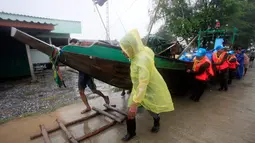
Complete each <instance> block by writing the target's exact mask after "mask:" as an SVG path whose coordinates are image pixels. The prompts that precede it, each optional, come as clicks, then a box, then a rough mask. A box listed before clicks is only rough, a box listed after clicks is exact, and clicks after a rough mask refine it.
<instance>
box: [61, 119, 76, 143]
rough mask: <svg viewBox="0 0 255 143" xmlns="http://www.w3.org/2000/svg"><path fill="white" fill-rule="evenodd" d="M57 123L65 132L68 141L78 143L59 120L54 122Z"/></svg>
mask: <svg viewBox="0 0 255 143" xmlns="http://www.w3.org/2000/svg"><path fill="white" fill-rule="evenodd" d="M56 121H57V122H58V125H59V126H60V128H61V129H62V130H63V131H64V132H65V134H66V136H67V138H68V140H69V141H70V142H71V143H78V142H77V141H76V140H75V138H74V137H73V135H72V134H71V133H70V132H69V131H68V130H67V128H66V127H65V125H64V124H63V123H62V122H61V121H60V120H58V119H57V120H56Z"/></svg>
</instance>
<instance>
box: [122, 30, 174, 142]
mask: <svg viewBox="0 0 255 143" xmlns="http://www.w3.org/2000/svg"><path fill="white" fill-rule="evenodd" d="M120 46H121V49H122V52H123V54H124V55H125V56H126V57H127V58H129V59H130V61H131V65H130V77H131V80H132V83H133V88H132V91H131V94H130V97H129V101H128V119H127V121H126V123H127V134H126V135H125V136H124V137H123V138H122V140H123V141H129V140H130V139H132V138H133V137H134V136H135V135H136V120H135V116H136V113H137V107H138V106H143V107H144V108H145V109H146V110H148V111H149V113H150V114H151V116H152V117H153V119H154V125H153V127H152V129H151V132H154V133H156V132H158V131H159V128H160V123H159V122H160V117H159V113H162V112H169V111H173V110H174V106H173V102H172V98H171V94H170V92H169V90H168V88H167V85H166V83H165V81H164V79H163V78H162V76H161V75H160V73H159V72H158V70H157V69H156V67H155V64H154V53H153V51H152V50H151V49H149V48H148V47H145V46H144V45H143V43H142V40H141V38H140V36H139V33H138V31H137V30H132V31H130V32H129V33H127V34H126V35H125V36H124V37H123V38H122V39H121V41H120Z"/></svg>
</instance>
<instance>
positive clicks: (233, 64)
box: [228, 51, 239, 84]
mask: <svg viewBox="0 0 255 143" xmlns="http://www.w3.org/2000/svg"><path fill="white" fill-rule="evenodd" d="M228 54H229V56H228V66H229V78H228V84H231V83H232V79H233V77H234V74H235V71H236V68H237V66H238V65H239V63H238V62H237V58H236V56H235V52H234V51H229V52H228Z"/></svg>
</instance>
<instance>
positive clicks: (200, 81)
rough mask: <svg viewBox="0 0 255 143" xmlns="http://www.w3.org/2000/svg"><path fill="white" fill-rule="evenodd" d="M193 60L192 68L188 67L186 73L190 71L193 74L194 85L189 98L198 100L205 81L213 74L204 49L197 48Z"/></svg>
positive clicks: (202, 91)
mask: <svg viewBox="0 0 255 143" xmlns="http://www.w3.org/2000/svg"><path fill="white" fill-rule="evenodd" d="M195 56H196V57H195V58H194V60H193V62H194V64H193V68H192V70H191V69H188V70H187V72H188V73H192V74H193V75H194V76H195V80H194V83H193V85H194V87H193V88H192V96H191V97H190V99H191V100H193V101H195V102H199V99H200V97H201V96H202V94H203V93H204V90H205V87H206V82H207V81H208V80H209V78H210V76H214V72H213V69H212V63H211V61H210V60H209V59H208V57H207V56H206V49H204V48H199V49H198V51H197V53H196V55H195Z"/></svg>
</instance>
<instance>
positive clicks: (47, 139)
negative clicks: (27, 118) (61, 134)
mask: <svg viewBox="0 0 255 143" xmlns="http://www.w3.org/2000/svg"><path fill="white" fill-rule="evenodd" d="M40 129H41V133H42V135H43V140H44V142H45V143H51V141H50V138H49V135H48V132H47V131H46V129H45V127H44V125H40Z"/></svg>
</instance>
